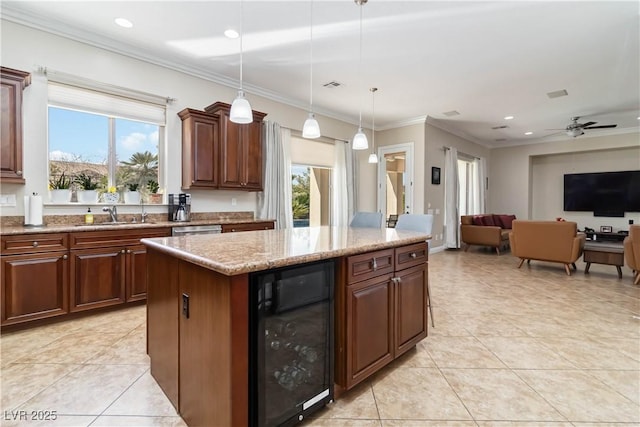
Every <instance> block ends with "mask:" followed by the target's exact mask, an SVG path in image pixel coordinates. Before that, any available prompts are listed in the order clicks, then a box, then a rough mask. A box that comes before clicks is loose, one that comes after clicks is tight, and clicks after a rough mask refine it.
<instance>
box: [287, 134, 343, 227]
mask: <svg viewBox="0 0 640 427" xmlns="http://www.w3.org/2000/svg"><path fill="white" fill-rule="evenodd" d="M334 152H335V149H334V144H333V143H327V142H321V141H318V140H315V141H312V140H308V139H302V138H298V137H292V138H291V197H292V200H291V207H292V211H293V212H292V213H293V226H294V227H309V226H311V227H315V226H320V225H330V224H331V198H332V185H331V172H332V170H333V162H334V154H335V153H334Z"/></svg>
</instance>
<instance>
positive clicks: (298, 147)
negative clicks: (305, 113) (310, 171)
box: [291, 137, 335, 168]
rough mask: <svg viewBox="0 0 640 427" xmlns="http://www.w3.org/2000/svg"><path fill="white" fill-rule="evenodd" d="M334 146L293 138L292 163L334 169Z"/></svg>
mask: <svg viewBox="0 0 640 427" xmlns="http://www.w3.org/2000/svg"><path fill="white" fill-rule="evenodd" d="M334 150H335V147H334V144H327V143H326V142H321V141H315V140H311V139H302V138H296V137H291V163H293V164H299V165H308V166H322V167H327V168H332V167H333V163H334Z"/></svg>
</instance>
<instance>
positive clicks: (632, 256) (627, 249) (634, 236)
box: [624, 225, 640, 285]
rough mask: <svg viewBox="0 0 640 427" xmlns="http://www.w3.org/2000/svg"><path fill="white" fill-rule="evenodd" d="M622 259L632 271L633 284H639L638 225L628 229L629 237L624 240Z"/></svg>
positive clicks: (639, 230)
mask: <svg viewBox="0 0 640 427" xmlns="http://www.w3.org/2000/svg"><path fill="white" fill-rule="evenodd" d="M624 259H625V261H626V263H627V266H628V267H629V268H630V269H632V270H633V271H634V276H633V277H634V280H633V284H634V285H637V284H640V225H632V226H631V227H629V236H627V237H626V238H625V239H624Z"/></svg>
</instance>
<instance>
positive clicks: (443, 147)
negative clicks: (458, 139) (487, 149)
mask: <svg viewBox="0 0 640 427" xmlns="http://www.w3.org/2000/svg"><path fill="white" fill-rule="evenodd" d="M442 149H443V150H444V151H447V150H451V147H447V146H446V145H443V146H442ZM458 153H459V154H462V155H463V156H466V157H471V158H472V159H478V160H480V159H481V158H482V157H478V156H472V155H471V154H467V153H465V152H464V151H459V152H458Z"/></svg>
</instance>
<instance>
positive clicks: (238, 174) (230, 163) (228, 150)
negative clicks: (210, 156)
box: [220, 112, 246, 188]
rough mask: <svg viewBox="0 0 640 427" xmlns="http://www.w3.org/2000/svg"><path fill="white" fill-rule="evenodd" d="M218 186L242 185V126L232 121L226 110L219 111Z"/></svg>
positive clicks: (233, 186)
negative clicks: (219, 173) (219, 174)
mask: <svg viewBox="0 0 640 427" xmlns="http://www.w3.org/2000/svg"><path fill="white" fill-rule="evenodd" d="M220 126H221V131H220V134H221V138H220V139H221V141H220V162H221V165H220V172H221V176H220V187H221V188H242V187H243V185H244V173H245V168H244V166H243V160H244V154H243V153H244V147H243V145H244V143H245V142H244V139H245V138H244V137H243V134H244V131H245V129H244V127H245V126H246V125H239V124H237V123H233V122H232V121H231V120H230V119H229V115H228V114H227V112H221V113H220Z"/></svg>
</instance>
